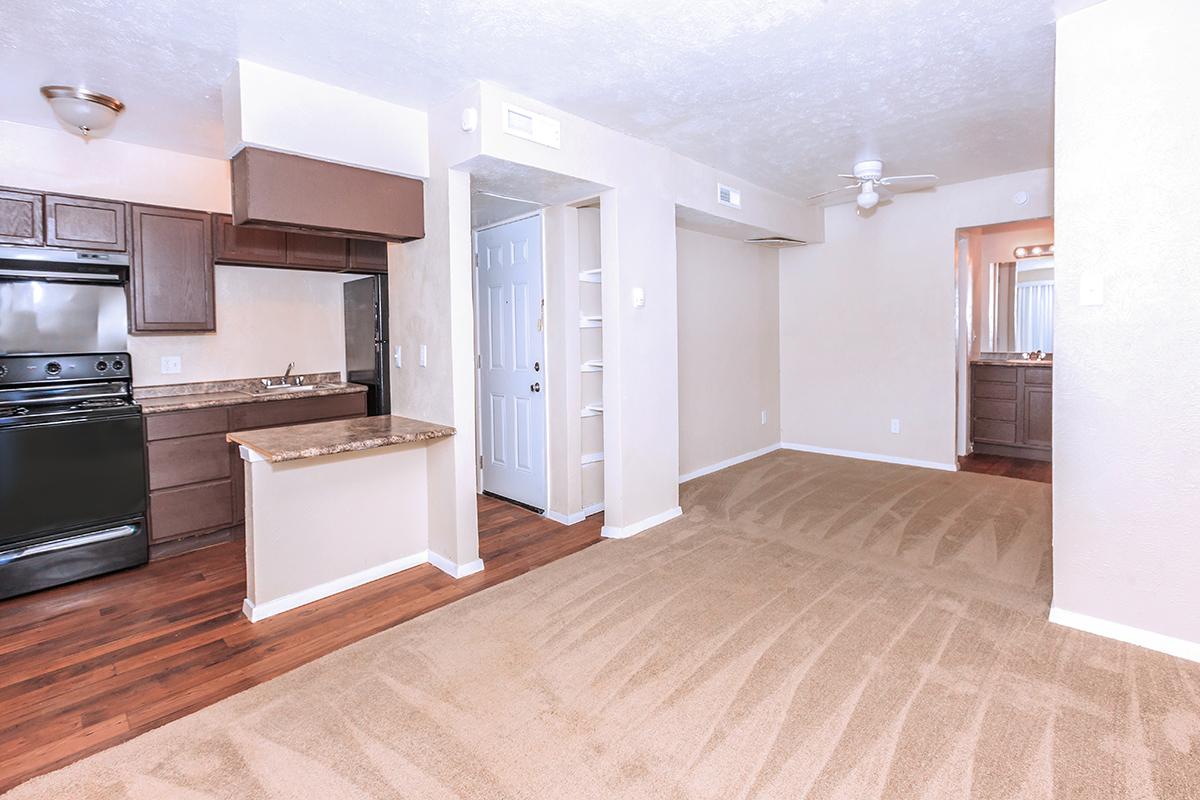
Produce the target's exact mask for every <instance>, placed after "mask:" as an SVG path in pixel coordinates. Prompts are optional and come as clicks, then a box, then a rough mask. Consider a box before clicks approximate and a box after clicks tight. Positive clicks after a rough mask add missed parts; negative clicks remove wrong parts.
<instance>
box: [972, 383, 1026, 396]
mask: <svg viewBox="0 0 1200 800" xmlns="http://www.w3.org/2000/svg"><path fill="white" fill-rule="evenodd" d="M971 394H972V396H973V397H974V398H975V399H976V400H1016V399H1017V385H1016V384H1015V383H992V382H991V381H976V382H975V385H974V387H973V391H972V393H971Z"/></svg>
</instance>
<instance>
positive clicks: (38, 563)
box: [0, 353, 149, 598]
mask: <svg viewBox="0 0 1200 800" xmlns="http://www.w3.org/2000/svg"><path fill="white" fill-rule="evenodd" d="M143 441H144V434H143V419H142V410H141V407H140V406H138V405H137V404H136V403H135V402H134V400H133V381H132V377H131V369H130V365H129V355H128V354H127V353H92V354H78V353H74V354H69V355H36V356H0V598H4V597H12V596H13V595H17V594H23V593H25V592H31V591H34V590H36V589H43V588H46V587H49V586H55V585H57V584H60V583H66V582H68V581H74V580H78V579H80V578H86V577H89V576H92V575H98V574H101V573H104V572H111V571H113V570H118V569H124V568H126V567H132V566H136V565H138V564H144V563H146V561H147V559H148V554H149V541H148V537H147V528H146V497H147V483H146V456H145V448H144V445H143Z"/></svg>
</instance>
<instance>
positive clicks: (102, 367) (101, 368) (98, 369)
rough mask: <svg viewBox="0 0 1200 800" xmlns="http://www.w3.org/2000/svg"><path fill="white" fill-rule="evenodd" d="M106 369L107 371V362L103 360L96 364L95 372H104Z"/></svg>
mask: <svg viewBox="0 0 1200 800" xmlns="http://www.w3.org/2000/svg"><path fill="white" fill-rule="evenodd" d="M106 369H108V362H107V361H105V360H104V359H103V358H102V359H100V360H99V361H97V362H96V372H104V370H106Z"/></svg>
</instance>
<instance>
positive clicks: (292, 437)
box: [225, 416, 455, 463]
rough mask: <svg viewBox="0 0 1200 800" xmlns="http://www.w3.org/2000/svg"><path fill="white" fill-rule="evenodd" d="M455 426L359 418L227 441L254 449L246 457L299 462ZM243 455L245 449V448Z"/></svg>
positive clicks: (445, 432) (438, 433)
mask: <svg viewBox="0 0 1200 800" xmlns="http://www.w3.org/2000/svg"><path fill="white" fill-rule="evenodd" d="M454 433H455V430H454V428H452V427H450V426H449V425H439V424H437V423H436V422H425V421H424V420H419V419H409V418H408V417H392V416H381V417H356V418H354V419H340V420H331V421H329V422H313V423H309V424H307V425H289V426H286V427H282V428H266V429H263V430H253V431H234V432H233V433H230V434H228V435H227V436H226V437H225V438H226V441H229V442H232V443H234V444H238V445H241V446H242V447H243V448H245V449H246V450H250V451H253V453H255V454H257V455H258V456H259V457H260V458H253V457H251V458H248V459H247V460H251V461H257V460H263V461H271V462H274V463H278V462H282V461H298V460H300V459H304V458H316V457H318V456H329V455H335V454H337V453H348V452H354V451H361V450H372V449H375V448H379V447H391V446H393V445H398V444H410V443H413V442H424V441H429V440H433V439H441V438H444V437H446V436H453V435H454ZM242 455H243V458H246V455H247V454H246V452H245V451H243V454H242Z"/></svg>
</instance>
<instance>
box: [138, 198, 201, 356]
mask: <svg viewBox="0 0 1200 800" xmlns="http://www.w3.org/2000/svg"><path fill="white" fill-rule="evenodd" d="M130 217H131V226H130V227H131V230H132V239H133V241H132V245H133V247H132V257H131V258H130V261H129V264H130V266H129V305H130V310H131V313H130V315H129V329H130V331H132V332H133V333H156V332H168V331H169V332H175V333H182V332H196V333H207V332H211V331H215V330H216V329H217V314H216V305H215V293H216V292H215V289H214V286H213V260H212V217H211V216H210V215H209V214H208V213H206V212H204V211H182V210H180V209H177V208H158V207H155V206H133V207H132V208H131V209H130Z"/></svg>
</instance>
